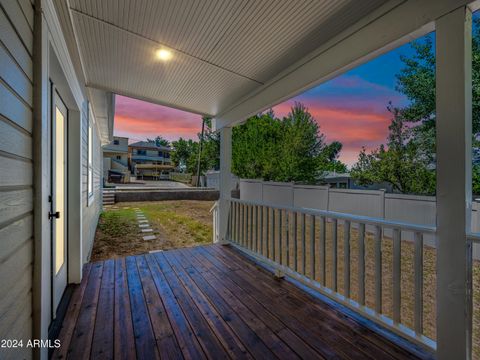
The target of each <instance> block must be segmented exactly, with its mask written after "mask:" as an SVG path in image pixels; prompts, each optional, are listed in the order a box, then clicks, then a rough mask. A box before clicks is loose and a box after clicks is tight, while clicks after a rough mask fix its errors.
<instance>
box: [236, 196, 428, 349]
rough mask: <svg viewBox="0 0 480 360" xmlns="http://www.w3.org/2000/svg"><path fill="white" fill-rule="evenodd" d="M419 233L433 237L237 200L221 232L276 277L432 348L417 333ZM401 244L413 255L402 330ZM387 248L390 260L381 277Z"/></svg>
mask: <svg viewBox="0 0 480 360" xmlns="http://www.w3.org/2000/svg"><path fill="white" fill-rule="evenodd" d="M405 233H410V234H409V237H411V236H412V234H413V238H414V242H413V244H412V243H411V242H409V243H408V244H406V242H402V235H404V234H405ZM425 234H435V228H434V227H428V226H420V225H413V224H404V223H400V222H392V221H386V220H382V219H375V218H369V217H363V216H354V215H348V214H343V213H336V212H329V211H322V210H314V209H306V208H294V207H285V206H272V205H265V204H263V203H257V202H251V201H242V200H238V199H231V200H230V211H229V217H228V228H227V239H228V241H229V242H230V243H232V244H233V245H234V246H236V247H237V248H239V249H240V250H242V251H244V252H245V253H247V254H249V255H251V256H253V257H254V258H256V259H257V260H259V261H261V262H263V263H266V264H267V265H269V266H271V267H273V268H274V269H275V271H276V273H277V274H278V275H279V276H281V275H282V274H286V275H288V276H291V277H292V278H294V279H296V280H299V281H301V282H302V283H304V284H306V285H308V286H310V287H312V288H314V289H315V290H317V291H319V292H320V293H322V294H324V295H326V296H329V297H330V298H333V299H334V300H335V301H337V302H339V303H341V304H343V305H346V306H347V307H349V308H350V309H353V310H354V311H356V312H358V313H360V314H361V315H363V316H365V317H367V318H369V319H371V320H373V321H375V322H378V323H380V324H382V325H383V326H386V327H387V328H389V329H391V330H392V331H394V332H396V333H399V334H400V335H402V336H405V337H407V338H409V339H410V340H412V341H414V342H416V343H419V344H422V345H425V346H427V347H429V348H431V349H435V348H436V343H435V341H434V340H432V339H430V338H429V337H427V336H426V335H425V333H424V327H423V324H424V319H423V315H424V300H423V295H424V283H423V279H424V259H423V254H424V244H423V237H424V235H425ZM402 246H411V247H412V252H413V275H414V280H413V286H414V291H413V296H414V301H413V321H410V324H409V325H407V324H405V322H404V321H403V320H404V319H402V281H404V279H402V276H403V275H404V274H403V273H402ZM367 247H368V249H367ZM387 250H388V254H389V255H390V254H391V256H389V262H391V268H390V269H389V271H388V272H386V271H385V265H386V264H387V262H385V263H384V261H385V256H386V254H385V253H386V252H387ZM367 251H368V253H369V254H368V255H367ZM367 267H368V268H367ZM372 267H373V269H372ZM390 272H391V273H390ZM386 274H388V276H389V277H390V279H387V278H385V276H387V275H386ZM388 285H391V298H390V299H389V300H388V304H387V302H386V301H385V304H384V300H385V296H384V295H382V292H384V291H385V288H386V286H388ZM367 292H368V296H367Z"/></svg>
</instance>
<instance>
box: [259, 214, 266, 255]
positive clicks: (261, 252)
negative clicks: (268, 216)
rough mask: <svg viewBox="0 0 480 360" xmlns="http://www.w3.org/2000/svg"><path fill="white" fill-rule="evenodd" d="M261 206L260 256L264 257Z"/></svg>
mask: <svg viewBox="0 0 480 360" xmlns="http://www.w3.org/2000/svg"><path fill="white" fill-rule="evenodd" d="M263 211H264V209H263V206H260V254H262V255H264V254H265V251H264V249H263Z"/></svg>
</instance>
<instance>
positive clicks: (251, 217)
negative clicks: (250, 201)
mask: <svg viewBox="0 0 480 360" xmlns="http://www.w3.org/2000/svg"><path fill="white" fill-rule="evenodd" d="M250 250H253V205H252V206H250Z"/></svg>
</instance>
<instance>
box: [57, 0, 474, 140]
mask: <svg viewBox="0 0 480 360" xmlns="http://www.w3.org/2000/svg"><path fill="white" fill-rule="evenodd" d="M55 3H56V5H57V6H60V5H58V4H63V5H61V6H63V7H64V8H65V5H64V4H65V3H66V4H68V6H67V8H66V14H67V15H68V17H69V21H70V26H69V27H67V28H68V30H69V31H70V32H69V34H70V38H71V40H72V41H73V43H74V44H75V46H74V49H73V50H72V51H73V52H77V54H78V58H79V66H76V68H80V69H81V72H82V74H83V77H84V80H85V85H86V88H87V92H88V93H89V98H90V99H91V101H92V104H93V108H94V113H95V116H99V117H101V118H105V119H107V120H108V121H106V122H105V123H106V124H107V125H106V126H104V129H103V130H102V133H104V134H106V135H105V137H104V138H105V139H107V138H108V139H109V140H111V131H112V130H111V129H112V128H113V126H112V121H113V110H112V109H113V105H114V101H113V98H108V96H109V95H108V94H113V93H115V94H121V95H126V96H130V97H133V98H138V99H142V100H146V101H151V102H154V103H157V104H162V105H167V106H170V107H173V108H177V109H182V110H187V111H191V112H194V113H198V114H202V115H208V116H212V117H214V119H215V121H214V127H215V129H220V128H222V127H225V126H232V125H235V124H237V123H239V122H241V121H243V120H245V119H246V118H247V117H249V116H251V115H253V114H255V113H258V112H260V111H263V110H265V109H268V108H269V107H271V106H274V105H276V104H278V103H280V102H282V101H284V100H286V99H288V98H291V97H292V96H295V95H297V94H299V93H301V92H302V91H305V90H307V89H309V88H311V87H313V86H315V85H318V84H320V83H321V82H324V81H327V80H329V79H331V78H333V77H335V76H337V75H339V74H341V73H343V72H345V71H347V70H349V69H351V68H353V67H355V66H357V65H359V64H361V63H363V62H365V61H367V60H369V59H371V58H373V57H375V56H378V55H379V54H382V53H384V52H386V51H388V50H390V49H392V48H394V47H396V46H399V45H401V44H403V43H406V42H408V41H410V40H411V39H413V38H416V37H418V36H421V35H423V34H425V33H428V32H429V31H432V30H434V21H435V19H438V18H439V17H441V16H443V15H444V14H447V13H449V12H451V11H452V10H454V9H456V8H458V7H460V6H464V5H466V4H468V3H470V1H468V0H421V1H420V0H363V1H353V0H325V1H318V0H301V1H300V0H299V1H291V0H262V1H241V0H224V1H219V2H198V1H190V0H186V1H177V2H167V1H157V0H144V1H142V2H141V5H140V4H137V5H136V6H135V5H134V4H131V5H125V6H122V7H120V6H118V5H119V2H117V1H111V2H110V1H109V2H105V1H102V0H91V1H89V2H85V1H82V0H70V1H68V2H63V1H61V0H55ZM126 4H128V3H126ZM477 4H478V1H477V2H475V3H474V4H473V5H472V6H473V7H477ZM63 10H64V11H63V14H64V15H63V16H64V17H65V16H67V15H65V9H63ZM67 35H68V34H67ZM163 48H166V49H168V50H169V51H171V52H172V59H171V60H170V61H165V62H163V61H161V60H158V59H157V58H156V57H155V54H156V51H157V50H158V49H163ZM72 51H71V52H72ZM97 109H99V110H97Z"/></svg>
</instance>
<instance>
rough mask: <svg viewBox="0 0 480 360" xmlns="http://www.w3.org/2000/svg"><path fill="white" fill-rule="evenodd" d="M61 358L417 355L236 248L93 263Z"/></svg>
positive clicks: (74, 304) (64, 335)
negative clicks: (279, 276)
mask: <svg viewBox="0 0 480 360" xmlns="http://www.w3.org/2000/svg"><path fill="white" fill-rule="evenodd" d="M59 339H60V340H61V344H62V346H61V348H60V349H58V350H56V352H55V353H54V354H53V358H63V359H65V358H71V359H79V358H88V357H91V358H101V359H110V358H115V359H133V358H138V359H155V358H167V359H176V358H179V359H180V358H194V359H196V358H210V359H220V358H235V359H236V358H258V359H271V358H283V359H289V360H290V359H295V358H304V359H314V358H319V359H322V358H325V359H407V358H408V359H412V358H416V357H418V356H420V357H422V358H428V357H430V356H431V355H430V354H429V353H422V352H421V351H420V352H419V351H418V349H416V351H415V354H412V353H411V352H409V351H407V350H405V349H404V348H401V347H399V346H398V345H397V344H394V343H392V342H390V341H388V340H387V339H386V338H384V337H382V336H380V335H378V334H376V333H375V332H373V331H371V330H370V329H368V328H366V327H364V326H363V325H361V324H360V323H358V322H356V321H355V320H354V319H352V318H350V317H348V316H346V315H344V314H343V313H341V312H340V311H339V310H338V309H335V308H332V307H331V306H330V305H327V304H326V303H323V302H322V301H320V300H318V299H316V298H314V297H313V296H311V295H309V294H308V293H306V292H304V291H302V290H301V289H300V288H298V287H296V286H295V285H293V284H292V283H290V282H288V281H285V280H275V279H274V277H273V276H272V275H271V274H270V273H269V272H267V271H266V270H264V269H263V268H260V267H258V266H256V265H255V263H254V262H252V261H251V260H249V259H248V258H247V257H245V256H243V255H242V254H240V253H239V252H238V251H237V250H235V249H233V248H231V247H230V246H219V245H210V246H202V247H195V248H186V249H178V250H170V251H165V252H158V253H155V254H146V255H139V256H131V257H127V258H126V259H116V260H107V261H103V262H97V263H92V264H87V265H86V266H85V269H84V278H83V281H82V283H81V284H80V285H79V286H78V287H77V288H76V289H75V292H74V294H73V297H72V299H71V302H70V305H69V309H68V312H67V315H66V317H65V319H64V322H63V326H62V329H61V332H60V336H59Z"/></svg>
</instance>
